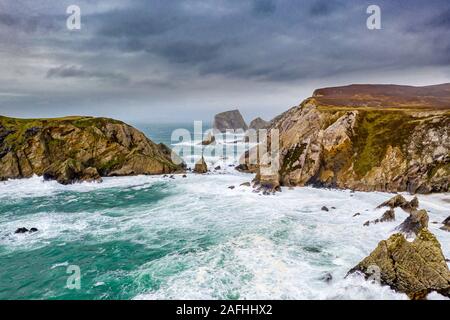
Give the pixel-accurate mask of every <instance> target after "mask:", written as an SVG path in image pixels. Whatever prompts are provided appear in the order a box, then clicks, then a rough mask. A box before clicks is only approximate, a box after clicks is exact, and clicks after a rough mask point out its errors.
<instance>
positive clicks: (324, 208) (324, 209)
mask: <svg viewBox="0 0 450 320" xmlns="http://www.w3.org/2000/svg"><path fill="white" fill-rule="evenodd" d="M320 210H322V211H327V212H328V211H330V209H328V208H327V207H325V206H323V207H322V208H321V209H320Z"/></svg>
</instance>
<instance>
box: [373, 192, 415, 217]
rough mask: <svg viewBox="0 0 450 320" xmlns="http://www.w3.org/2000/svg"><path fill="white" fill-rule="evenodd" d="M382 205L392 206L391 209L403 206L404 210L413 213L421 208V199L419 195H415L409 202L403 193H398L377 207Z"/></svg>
mask: <svg viewBox="0 0 450 320" xmlns="http://www.w3.org/2000/svg"><path fill="white" fill-rule="evenodd" d="M382 207H390V208H391V209H394V208H402V209H403V210H404V211H406V212H408V213H411V212H412V211H414V210H417V209H418V208H419V199H418V198H417V197H414V198H413V199H412V200H411V201H409V202H408V201H406V199H405V198H404V197H403V196H402V195H396V196H395V197H393V198H391V199H389V200H388V201H385V202H383V203H382V204H380V205H379V206H378V207H377V209H379V208H382Z"/></svg>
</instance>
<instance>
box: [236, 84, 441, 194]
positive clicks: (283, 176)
mask: <svg viewBox="0 0 450 320" xmlns="http://www.w3.org/2000/svg"><path fill="white" fill-rule="evenodd" d="M383 89H386V91H384V90H383ZM358 90H362V91H361V93H358ZM424 92H426V93H427V94H430V96H424V95H423V93H424ZM449 92H450V85H442V86H435V87H432V88H431V87H426V88H425V89H423V88H414V87H401V86H394V87H392V86H389V87H385V86H377V85H374V86H350V87H342V88H328V89H321V90H318V91H316V92H315V94H314V96H313V97H311V98H309V99H307V100H305V101H304V102H303V103H302V104H301V105H300V106H298V107H294V108H292V109H290V110H288V111H287V112H285V113H283V114H282V115H280V116H279V117H277V118H275V119H274V120H273V121H272V125H271V127H270V129H269V130H272V129H276V130H278V131H279V133H280V166H279V182H280V184H281V185H285V186H305V185H313V186H319V187H332V188H345V189H352V190H359V191H383V192H403V191H407V192H410V193H431V192H447V191H449V190H450V189H449V188H450V94H449ZM269 142H270V141H269ZM269 150H270V149H269ZM245 160H246V158H245V157H244V158H243V161H241V167H242V168H243V169H249V171H254V168H253V167H251V166H250V165H248V166H247V167H246V166H245V165H246V164H245ZM242 162H244V163H242Z"/></svg>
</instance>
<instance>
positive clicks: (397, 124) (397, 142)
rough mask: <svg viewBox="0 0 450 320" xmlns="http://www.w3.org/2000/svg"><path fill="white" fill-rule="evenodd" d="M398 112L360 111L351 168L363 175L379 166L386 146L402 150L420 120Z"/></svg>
mask: <svg viewBox="0 0 450 320" xmlns="http://www.w3.org/2000/svg"><path fill="white" fill-rule="evenodd" d="M415 120H416V119H414V118H413V117H412V116H411V115H408V114H406V113H404V112H399V111H362V112H361V111H360V113H359V115H358V121H357V126H356V129H355V135H354V138H353V141H352V143H353V148H354V150H355V152H356V155H355V159H354V166H353V169H354V171H355V173H356V174H358V175H359V176H361V177H363V176H364V175H366V174H367V173H368V172H369V171H370V170H371V169H372V168H373V167H376V166H379V165H380V164H381V161H382V160H383V158H384V157H385V155H386V150H387V148H388V147H389V146H392V147H399V148H400V150H402V151H403V150H405V145H406V143H407V142H408V138H409V137H410V136H411V134H412V133H413V131H414V128H415V127H416V126H417V125H418V124H419V123H420V122H418V121H415Z"/></svg>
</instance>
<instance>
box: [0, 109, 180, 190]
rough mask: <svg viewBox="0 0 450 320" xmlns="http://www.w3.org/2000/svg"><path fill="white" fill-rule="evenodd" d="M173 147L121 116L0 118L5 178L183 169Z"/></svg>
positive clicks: (0, 167)
mask: <svg viewBox="0 0 450 320" xmlns="http://www.w3.org/2000/svg"><path fill="white" fill-rule="evenodd" d="M170 153H171V152H170V151H168V148H167V147H166V146H163V145H158V144H155V143H154V142H152V141H151V140H149V139H148V138H147V137H145V135H144V134H143V133H142V132H140V131H138V130H137V129H135V128H133V127H131V126H129V125H127V124H125V123H123V122H121V121H117V120H113V119H107V118H93V117H66V118H56V119H15V118H8V117H0V179H3V180H5V179H17V178H27V177H31V176H32V175H34V174H36V175H39V176H44V177H45V178H46V179H55V180H57V181H58V182H60V183H63V184H70V183H74V182H81V181H101V177H108V176H123V175H138V174H146V175H151V174H163V173H172V172H177V171H183V169H184V164H183V163H181V162H179V163H177V164H175V163H174V162H173V161H172V157H171V154H170Z"/></svg>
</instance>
